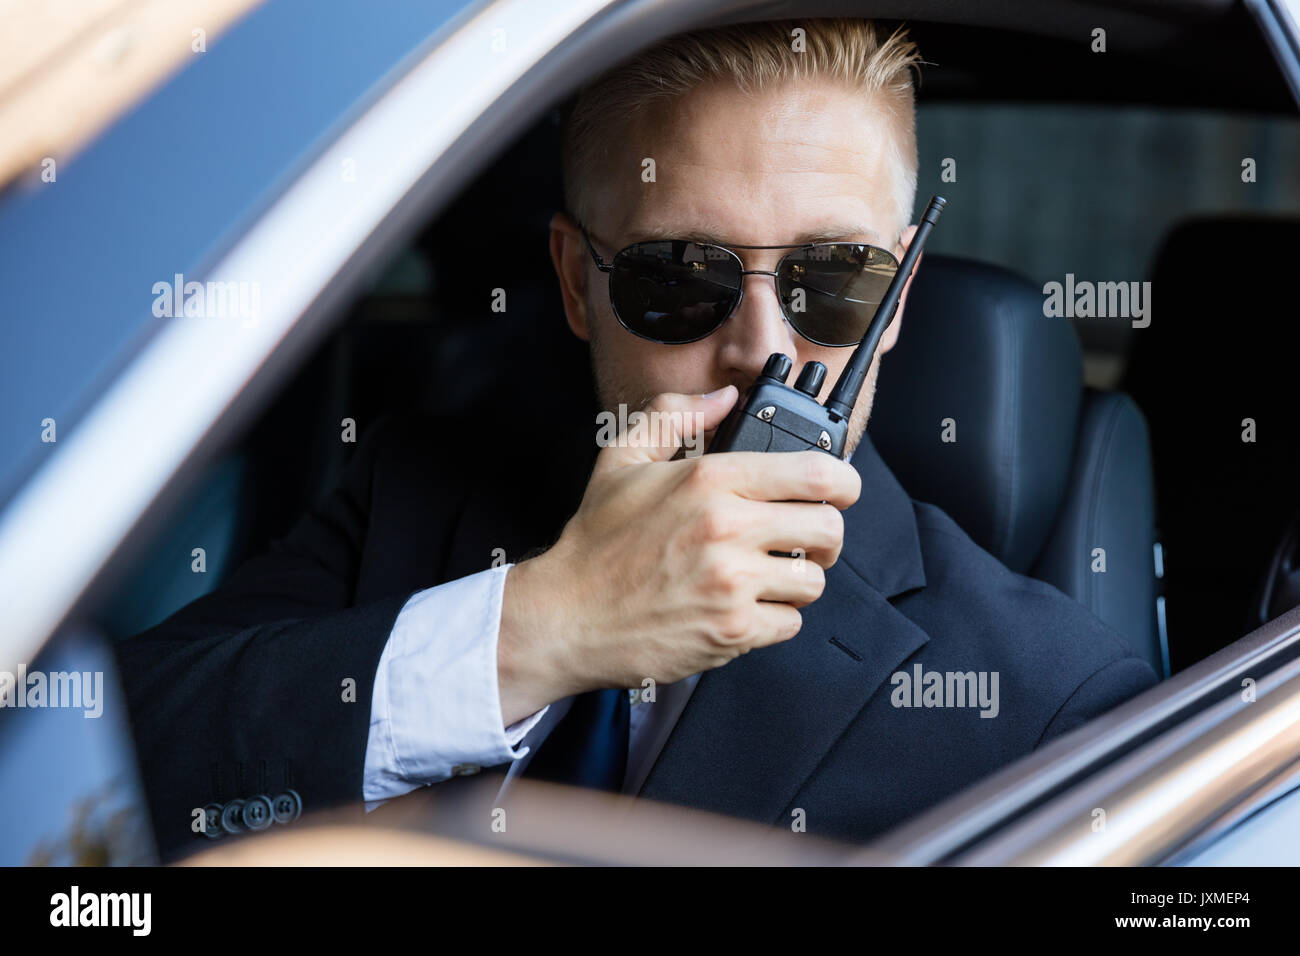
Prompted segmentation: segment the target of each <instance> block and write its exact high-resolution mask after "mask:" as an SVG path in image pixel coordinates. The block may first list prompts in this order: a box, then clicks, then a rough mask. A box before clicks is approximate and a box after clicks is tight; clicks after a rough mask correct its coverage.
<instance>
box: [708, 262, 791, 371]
mask: <svg viewBox="0 0 1300 956" xmlns="http://www.w3.org/2000/svg"><path fill="white" fill-rule="evenodd" d="M743 281H744V287H743V288H744V295H743V296H742V297H741V302H740V305H739V306H737V308H736V311H735V312H733V313H732V314H731V316H730V317H729V318H728V319H727V321H726V322H725V323H723V326H722V328H721V329H720V330H719V331H718V335H719V336H721V338H720V340H719V354H718V361H719V363H720V364H721V365H722V367H723V370H724V371H726V372H730V373H733V374H735V376H736V377H737V378H742V379H743V380H744V381H746V382H749V381H752V380H753V379H754V378H756V377H757V376H758V374H759V373H760V372H761V371H763V365H764V364H765V363H766V362H767V358H768V356H769V355H771V354H772V353H773V352H784V353H785V354H786V355H788V356H790V358H792V359H793V358H794V357H795V339H794V330H793V329H791V328H790V324H789V323H788V322H787V321H786V320H785V315H784V314H782V312H781V303H780V301H779V300H778V299H777V291H776V281H775V279H774V278H773V277H772V276H770V275H762V274H750V275H746V276H745V277H744V279H743Z"/></svg>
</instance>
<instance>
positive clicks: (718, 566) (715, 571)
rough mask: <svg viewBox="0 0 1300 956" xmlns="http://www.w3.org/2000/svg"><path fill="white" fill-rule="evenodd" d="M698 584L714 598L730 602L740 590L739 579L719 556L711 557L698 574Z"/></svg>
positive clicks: (733, 570)
mask: <svg viewBox="0 0 1300 956" xmlns="http://www.w3.org/2000/svg"><path fill="white" fill-rule="evenodd" d="M700 583H701V584H702V585H703V587H704V590H705V592H706V593H707V594H709V595H710V596H711V597H714V598H720V599H723V600H724V601H725V600H730V599H732V598H734V597H735V596H736V595H737V594H739V593H740V590H741V587H740V585H741V582H740V577H739V575H738V574H737V573H736V571H735V569H734V568H733V567H732V566H731V564H730V563H729V562H728V561H727V560H726V559H725V557H723V556H722V555H721V554H716V555H713V556H711V557H710V558H709V559H708V560H707V561H706V563H705V565H704V568H703V570H702V571H701V573H700Z"/></svg>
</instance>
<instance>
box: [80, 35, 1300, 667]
mask: <svg viewBox="0 0 1300 956" xmlns="http://www.w3.org/2000/svg"><path fill="white" fill-rule="evenodd" d="M1239 12H1240V11H1239ZM909 27H910V29H911V32H912V35H913V37H914V39H916V40H917V42H918V44H919V45H920V48H921V50H922V53H923V55H924V56H925V58H926V61H927V64H928V65H927V66H926V67H925V68H924V71H923V74H922V77H923V78H922V82H921V84H920V86H919V89H918V137H919V147H920V160H921V180H920V185H919V186H918V194H917V202H918V207H917V208H918V209H919V208H920V206H921V205H923V204H924V202H925V200H926V199H927V198H928V196H929V195H930V194H931V193H935V192H941V193H943V194H944V195H946V196H948V198H949V211H948V212H947V214H946V217H945V222H944V224H943V227H942V228H940V229H938V230H937V231H936V233H935V240H934V241H933V242H932V243H931V245H930V247H929V249H928V251H927V253H926V255H925V257H924V259H923V260H922V262H921V265H920V267H919V269H918V272H917V277H916V281H915V283H914V287H913V291H912V295H911V298H910V300H909V304H908V307H907V310H906V315H905V319H904V323H905V324H904V328H903V331H902V334H901V336H900V340H899V344H898V347H897V348H896V349H895V350H894V351H893V352H892V353H891V354H890V355H889V356H888V357H886V359H885V360H884V361H883V362H882V368H881V375H880V381H879V385H878V390H877V397H876V402H875V410H874V412H873V415H872V419H871V422H870V425H869V427H868V434H869V435H870V436H871V438H872V440H873V441H874V442H875V443H876V445H877V447H878V448H879V449H880V451H881V454H882V456H883V457H884V459H885V461H886V462H887V463H888V464H889V465H890V467H891V468H892V469H893V471H894V473H895V474H896V475H897V476H898V478H899V480H900V481H901V482H902V484H903V485H904V487H905V488H906V489H907V490H908V492H909V493H910V494H911V495H912V496H913V497H914V498H917V499H920V500H924V501H929V502H932V503H934V504H936V505H938V506H939V507H941V508H942V509H944V510H945V511H947V512H948V513H949V514H950V515H951V516H952V517H953V518H954V519H955V520H956V521H957V523H958V524H959V525H961V527H962V528H963V529H964V530H966V532H967V533H968V534H970V535H971V536H972V538H974V540H975V541H976V542H977V543H979V544H980V545H981V546H982V547H984V548H985V549H987V550H988V551H990V552H991V553H993V554H994V555H996V556H997V557H998V558H999V559H1000V560H1002V561H1003V562H1004V563H1005V564H1006V565H1007V566H1008V567H1010V568H1012V569H1013V570H1015V571H1018V572H1020V573H1023V574H1027V575H1030V576H1032V577H1035V578H1038V579H1040V580H1043V581H1046V582H1048V583H1050V584H1052V585H1054V586H1055V587H1057V588H1060V589H1061V590H1062V591H1064V592H1065V593H1066V594H1068V595H1070V596H1072V597H1073V598H1075V599H1076V600H1078V601H1080V602H1082V603H1083V604H1084V605H1086V606H1087V607H1088V608H1090V609H1091V610H1092V611H1093V612H1094V613H1095V614H1096V615H1098V616H1099V617H1100V618H1101V619H1102V620H1104V621H1106V622H1107V623H1108V624H1110V625H1111V626H1112V627H1113V628H1115V629H1116V630H1117V631H1118V632H1119V633H1120V634H1121V635H1122V636H1123V637H1124V638H1125V639H1126V640H1127V641H1128V642H1129V643H1130V645H1131V646H1132V647H1133V649H1134V650H1135V652H1137V653H1138V654H1139V655H1140V656H1142V657H1143V658H1144V659H1146V660H1147V661H1148V662H1149V663H1150V664H1151V665H1152V667H1153V668H1154V669H1155V670H1156V672H1157V674H1159V675H1162V676H1169V675H1170V674H1171V673H1173V672H1176V671H1178V670H1180V669H1182V668H1185V667H1187V666H1189V665H1190V664H1192V663H1194V662H1196V661H1197V660H1200V659H1202V658H1204V657H1205V656H1206V655H1208V654H1209V653H1211V652H1213V651H1214V650H1217V649H1218V648H1220V647H1223V646H1225V645H1226V644H1228V643H1231V642H1232V641H1233V640H1235V639H1236V638H1237V637H1239V636H1240V635H1242V634H1244V633H1246V632H1247V631H1249V630H1250V629H1252V628H1253V627H1256V626H1258V625H1259V624H1261V623H1263V622H1264V621H1266V620H1269V619H1271V618H1273V617H1275V616H1277V615H1278V614H1279V613H1281V612H1282V611H1284V610H1286V609H1288V608H1290V607H1292V606H1294V605H1295V604H1297V603H1300V570H1297V569H1300V513H1298V510H1300V493H1297V491H1296V490H1295V488H1294V481H1293V479H1292V468H1291V467H1290V466H1291V465H1292V464H1293V463H1294V462H1295V461H1296V460H1297V457H1298V453H1300V423H1297V422H1296V421H1294V417H1293V416H1292V417H1288V416H1285V415H1283V414H1282V413H1281V409H1282V408H1284V407H1285V406H1284V397H1285V396H1284V390H1285V389H1286V388H1287V386H1288V384H1289V378H1288V376H1287V375H1286V374H1285V372H1286V369H1285V368H1284V366H1283V363H1287V362H1289V361H1290V360H1291V359H1290V356H1291V355H1292V354H1293V352H1291V351H1290V350H1289V348H1288V346H1290V345H1291V344H1292V343H1293V342H1294V335H1295V333H1294V330H1293V325H1294V323H1293V322H1291V321H1290V320H1289V318H1288V316H1289V315H1292V316H1293V314H1294V308H1293V307H1292V308H1290V309H1288V308H1287V307H1286V305H1285V298H1284V296H1283V295H1282V282H1283V277H1285V276H1286V275H1287V273H1286V271H1285V270H1284V268H1283V267H1284V262H1283V257H1284V256H1285V255H1287V253H1289V252H1290V251H1291V250H1294V249H1296V248H1300V184H1297V182H1296V177H1295V176H1294V172H1293V171H1294V170H1295V169H1297V168H1300V122H1298V121H1297V119H1296V118H1295V115H1294V105H1293V104H1292V102H1291V100H1290V96H1289V93H1288V91H1287V89H1286V87H1285V85H1284V83H1283V81H1282V79H1281V78H1280V77H1279V76H1278V75H1277V74H1276V70H1275V69H1274V68H1273V66H1272V63H1271V56H1270V54H1269V52H1268V51H1267V49H1266V48H1265V47H1264V45H1263V41H1262V40H1261V39H1260V38H1259V36H1258V33H1257V31H1256V30H1255V29H1254V27H1253V25H1252V24H1251V23H1250V22H1249V20H1248V18H1247V16H1246V14H1245V13H1244V12H1240V16H1239V17H1236V18H1232V19H1229V20H1228V21H1226V25H1225V23H1224V22H1217V23H1216V27H1215V29H1214V30H1213V31H1210V30H1196V29H1193V28H1189V30H1188V32H1187V34H1186V35H1183V36H1178V37H1169V36H1167V35H1164V34H1162V33H1160V32H1159V31H1158V30H1155V29H1154V28H1153V29H1152V32H1151V33H1150V35H1149V36H1145V37H1139V38H1138V41H1137V42H1130V43H1129V45H1128V47H1127V49H1126V51H1125V52H1122V53H1121V52H1115V53H1113V54H1106V55H1105V56H1106V57H1108V58H1109V59H1105V60H1103V59H1102V57H1101V56H1100V55H1090V54H1089V52H1088V51H1087V50H1086V48H1085V49H1084V50H1082V51H1080V50H1079V49H1078V46H1079V44H1078V43H1077V39H1068V40H1067V39H1065V38H1052V37H1044V36H1029V35H1027V34H1018V33H1015V32H1012V31H1007V30H993V29H977V28H973V27H969V26H960V25H952V24H938V23H909ZM1175 41H1176V42H1175ZM1201 54H1204V56H1202V55H1201ZM1211 54H1212V57H1213V58H1212V59H1210V58H1209V57H1210V55H1211ZM1210 63H1212V64H1213V67H1212V68H1211V67H1210V66H1208V65H1207V64H1210ZM565 106H566V104H565V103H558V104H556V105H555V108H554V109H553V110H551V111H550V112H549V113H548V114H547V115H545V116H543V117H541V118H540V119H539V120H538V121H537V122H535V123H534V124H533V125H532V127H531V128H530V129H528V131H527V132H526V133H524V134H523V135H522V136H520V137H519V138H518V139H517V140H516V141H515V142H514V144H513V145H512V146H510V147H509V148H508V149H507V150H506V151H505V152H504V153H502V154H501V155H500V156H498V157H497V158H496V159H495V160H493V161H492V162H491V163H490V165H488V166H487V167H486V168H485V169H484V170H483V171H482V173H481V175H479V176H478V178H477V179H476V180H475V181H473V182H472V183H471V184H470V185H469V186H468V187H467V188H465V189H464V190H463V192H462V193H461V195H460V196H459V198H458V199H457V200H456V201H455V202H454V203H453V204H452V205H450V206H448V207H447V208H445V209H443V210H442V211H441V212H440V213H439V214H438V215H437V216H436V218H434V219H433V220H432V221H430V222H429V223H428V225H427V227H426V228H424V229H423V230H422V231H420V232H419V234H418V235H417V236H416V237H415V238H414V239H413V240H412V241H411V242H409V243H408V244H406V245H405V247H404V248H402V249H400V250H398V251H397V252H396V253H395V254H394V255H393V256H392V257H391V259H390V260H389V262H388V267H387V269H386V270H385V271H383V273H382V274H381V275H378V276H377V277H376V278H375V280H374V282H373V283H372V285H371V287H370V288H369V290H368V292H367V293H366V294H364V295H363V296H361V297H360V298H359V299H358V300H356V301H355V302H353V303H352V304H351V306H350V307H349V310H348V312H347V314H346V316H344V317H342V319H341V321H339V322H338V324H337V326H336V329H335V331H334V332H333V333H332V334H331V335H330V336H329V337H328V339H327V340H326V341H325V342H324V343H323V344H322V345H321V346H320V347H319V348H318V349H317V350H316V351H315V353H314V355H313V356H312V357H311V358H310V359H309V360H308V361H307V362H305V363H304V364H303V365H302V366H301V368H300V369H299V371H298V372H297V374H296V375H295V376H294V377H293V379H292V381H290V382H288V383H287V384H286V385H285V386H284V387H283V389H282V390H281V392H280V393H279V394H278V396H277V397H276V398H275V399H274V401H273V402H272V403H271V404H270V405H269V406H268V407H267V408H266V409H265V411H264V413H263V414H262V415H261V417H260V419H259V420H258V421H257V422H256V424H255V425H254V426H253V427H251V428H250V429H248V430H247V432H246V433H245V435H244V437H243V439H242V441H241V442H240V443H238V445H237V446H235V447H231V448H229V449H228V450H227V452H226V453H225V454H224V455H223V456H221V457H220V459H219V460H217V461H215V462H214V463H213V464H212V465H211V466H210V467H209V468H208V470H207V472H206V473H205V475H204V476H203V479H202V480H201V481H200V482H199V483H198V484H197V485H196V486H195V487H194V488H193V489H192V490H191V492H190V494H189V497H188V500H187V501H186V502H185V503H184V504H182V505H180V506H178V507H176V508H175V509H174V511H173V514H172V516H171V518H170V519H169V520H168V521H166V522H164V523H163V526H164V528H165V530H164V531H162V532H161V533H160V534H159V535H158V537H157V539H156V541H155V542H154V544H153V545H152V546H151V547H150V548H149V549H148V551H147V553H145V554H144V555H143V557H142V558H141V559H140V562H139V564H138V566H137V567H136V568H135V569H134V570H133V571H132V572H131V573H130V574H129V575H126V576H125V577H124V580H126V581H129V582H131V584H130V586H129V587H124V588H122V589H121V590H120V592H119V593H118V595H117V597H116V598H115V600H114V602H113V603H112V605H111V606H110V607H108V608H106V609H105V612H104V616H103V621H102V625H103V627H104V629H105V630H106V631H107V633H109V634H110V635H112V636H113V637H114V638H118V639H120V638H125V637H128V636H130V635H133V634H136V633H139V632H140V631H143V630H145V629H147V628H148V627H150V626H152V625H153V624H155V623H157V622H158V621H160V620H162V619H163V618H165V617H166V616H167V615H168V614H170V613H172V612H173V611H175V610H176V609H178V608H179V607H181V606H183V605H184V604H186V603H188V602H189V601H191V600H193V599H194V598H196V597H198V596H200V595H201V594H202V593H204V592H206V591H208V590H211V589H212V588H214V587H216V586H218V585H219V584H220V582H221V580H222V579H223V578H224V576H225V575H227V574H228V573H229V572H230V571H232V570H233V569H234V568H235V567H237V566H238V565H239V564H240V563H241V562H242V561H243V560H244V559H246V558H247V557H249V556H251V555H252V554H254V553H256V552H257V551H259V550H261V549H263V548H264V547H265V546H266V544H267V543H268V542H269V541H270V540H272V539H274V538H276V537H278V536H280V535H283V534H284V533H286V532H287V531H288V530H289V528H290V527H291V526H292V524H293V522H294V521H295V519H296V518H297V516H298V515H299V514H301V513H302V512H303V511H304V510H306V509H308V508H310V507H311V506H312V505H313V504H314V503H315V502H317V501H319V500H320V499H321V498H322V497H323V496H324V495H325V494H326V493H328V492H329V491H330V490H331V488H332V487H333V485H334V483H335V482H336V481H337V479H338V477H339V474H340V472H341V470H342V469H343V468H344V466H345V465H346V462H347V459H348V457H349V456H350V454H351V453H352V451H353V449H355V447H356V446H355V445H354V444H347V443H344V442H340V441H339V433H340V429H341V427H342V423H343V421H344V420H345V419H351V420H353V421H354V422H355V423H356V428H357V430H358V432H359V433H361V434H364V432H365V430H366V429H367V428H368V427H370V426H371V425H373V423H374V422H375V421H377V420H378V419H379V418H381V417H382V416H383V415H384V414H386V413H388V412H392V411H396V410H401V409H407V408H423V409H430V410H436V411H438V412H441V413H448V414H454V413H458V412H462V411H470V410H484V409H492V410H494V411H496V412H505V411H508V410H509V409H511V408H512V407H518V403H519V402H520V401H521V400H522V399H521V397H522V396H530V395H532V396H535V395H538V394H544V395H547V396H548V400H552V399H553V400H554V401H555V402H557V403H561V407H571V408H572V409H573V410H574V413H575V414H582V413H583V409H585V408H586V404H585V403H586V402H587V401H588V395H589V383H590V373H589V369H588V364H587V363H588V360H587V354H586V347H585V346H584V345H583V343H581V342H579V341H577V340H576V339H575V338H573V336H572V335H571V334H570V333H569V332H568V330H567V328H566V327H565V325H564V321H563V313H562V309H561V304H560V299H559V295H558V289H557V285H556V280H555V277H554V274H553V272H552V268H551V264H550V260H549V256H548V253H547V241H546V240H547V231H548V222H549V219H550V216H551V214H552V213H553V212H554V211H556V210H558V209H560V208H562V205H563V200H562V191H561V182H560V168H559V158H558V157H559V143H560V130H561V123H562V119H563V112H564V108H565ZM1211 147H1212V149H1211ZM1206 149H1211V152H1212V153H1213V154H1214V155H1216V156H1218V158H1219V159H1220V160H1221V162H1220V165H1219V166H1218V167H1214V168H1209V169H1207V168H1200V167H1196V164H1194V163H1192V162H1191V160H1190V159H1189V158H1188V157H1189V156H1190V155H1191V153H1192V151H1195V150H1200V151H1205V150H1206ZM1243 156H1249V157H1252V158H1254V159H1255V160H1256V162H1257V164H1258V167H1259V169H1260V172H1259V174H1258V176H1259V181H1258V182H1250V183H1247V182H1245V181H1244V180H1243V179H1242V164H1241V159H1242V157H1243ZM949 157H956V163H955V164H945V162H944V161H945V159H946V158H949ZM1288 164H1289V165H1288ZM952 166H955V169H956V172H955V173H954V174H953V178H951V179H948V178H944V177H945V176H946V175H947V173H945V169H946V168H950V167H952ZM1286 169H1289V170H1292V172H1291V173H1290V174H1289V175H1283V174H1282V173H1281V172H1279V171H1280V170H1286ZM1139 207H1140V208H1141V209H1142V213H1141V214H1140V216H1139V215H1138V214H1137V213H1135V211H1134V210H1135V209H1137V208H1139ZM1152 210H1155V212H1154V213H1153V212H1152ZM479 244H483V245H489V244H490V245H491V246H492V247H493V248H494V249H495V250H496V254H494V255H490V256H483V255H465V254H464V253H465V251H466V250H468V249H473V248H474V247H475V246H476V245H479ZM503 255H504V256H506V257H508V260H509V261H508V265H507V264H506V263H503V261H502V256H503ZM1066 272H1073V273H1077V274H1078V275H1079V277H1080V278H1081V279H1089V280H1115V281H1125V282H1128V281H1133V282H1139V281H1149V282H1150V283H1151V287H1152V289H1153V290H1154V294H1153V296H1154V301H1155V303H1156V304H1155V306H1154V310H1153V311H1154V320H1153V321H1152V322H1151V323H1150V325H1149V326H1148V327H1145V328H1132V326H1131V325H1130V323H1129V322H1128V321H1127V320H1125V319H1117V318H1101V319H1098V318H1091V317H1083V318H1077V319H1074V320H1071V321H1069V322H1066V321H1061V320H1058V319H1051V318H1047V317H1045V315H1044V308H1043V300H1044V293H1043V284H1044V283H1045V282H1047V281H1050V280H1053V279H1055V280H1057V281H1061V280H1063V279H1064V276H1065V274H1066ZM503 276H506V279H503ZM503 285H504V287H505V288H506V291H507V294H508V297H509V303H510V307H509V309H508V310H507V311H505V312H500V313H497V312H493V311H492V310H491V309H490V308H489V303H490V301H491V298H492V291H493V289H495V288H498V287H502V286H503ZM564 403H572V405H571V406H566V405H564ZM946 419H954V420H955V422H956V429H957V432H956V434H957V440H956V441H945V440H944V439H943V437H942V432H943V425H942V423H943V422H944V421H945V420H946ZM1243 419H1252V420H1253V421H1254V423H1255V428H1256V430H1257V435H1258V437H1257V440H1255V441H1253V442H1246V441H1243V440H1242V439H1241V435H1242V432H1243V428H1244V427H1245V426H1244V424H1243ZM194 542H204V547H205V551H206V562H207V572H206V573H205V574H201V575H200V574H191V573H188V569H189V558H188V556H189V554H190V552H191V549H192V548H193V547H194ZM1099 550H1100V551H1101V552H1103V553H1101V554H1099V553H1098V551H1099ZM178 569H179V570H178Z"/></svg>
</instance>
